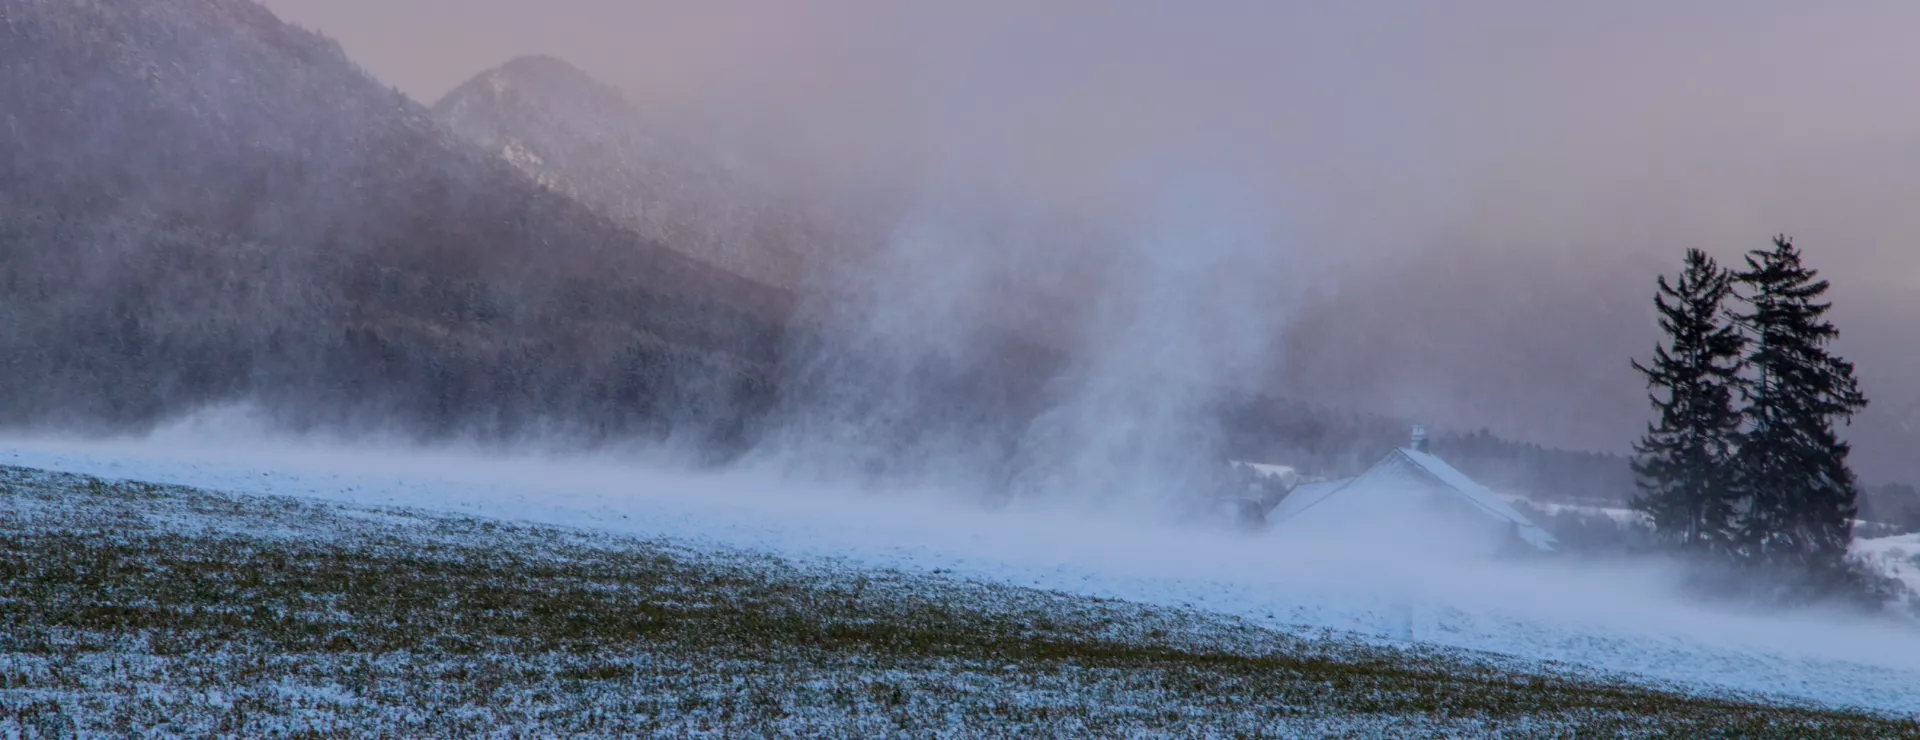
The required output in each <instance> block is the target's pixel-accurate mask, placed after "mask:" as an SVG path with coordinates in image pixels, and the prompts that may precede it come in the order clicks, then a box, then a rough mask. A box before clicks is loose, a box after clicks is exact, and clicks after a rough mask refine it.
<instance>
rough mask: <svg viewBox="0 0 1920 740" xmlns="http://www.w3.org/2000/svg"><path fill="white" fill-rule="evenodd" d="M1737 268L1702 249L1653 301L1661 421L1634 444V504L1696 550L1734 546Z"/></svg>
mask: <svg viewBox="0 0 1920 740" xmlns="http://www.w3.org/2000/svg"><path fill="white" fill-rule="evenodd" d="M1732 293H1733V275H1732V273H1731V272H1730V271H1728V270H1725V269H1723V268H1721V267H1720V265H1719V264H1717V263H1715V262H1714V260H1713V258H1711V257H1708V256H1707V255H1706V253H1704V252H1701V251H1700V250H1698V249H1690V250H1687V258H1686V268H1685V269H1684V270H1683V271H1682V272H1681V273H1680V275H1679V276H1678V277H1677V278H1676V279H1675V281H1674V282H1673V283H1671V284H1669V283H1668V282H1667V278H1666V276H1664V275H1662V276H1661V277H1660V279H1659V292H1658V293H1657V294H1655V296H1654V305H1655V307H1657V308H1658V309H1659V312H1660V328H1661V329H1662V330H1663V331H1665V332H1666V336H1667V339H1666V344H1665V345H1664V346H1661V347H1658V348H1656V349H1655V350H1654V356H1653V362H1652V364H1651V366H1643V365H1641V364H1640V363H1639V362H1638V361H1635V362H1634V363H1633V368H1634V369H1635V370H1637V371H1639V372H1640V374H1641V375H1644V376H1646V379H1647V386H1648V388H1649V389H1651V392H1649V393H1648V397H1649V398H1650V399H1651V401H1652V403H1653V407H1654V410H1655V411H1656V412H1657V413H1658V418H1657V419H1656V420H1655V421H1653V422H1651V423H1649V424H1648V425H1647V433H1646V436H1644V437H1642V438H1641V439H1640V441H1639V442H1638V443H1636V444H1635V445H1634V453H1635V455H1634V460H1633V470H1634V473H1635V474H1636V475H1637V476H1638V478H1639V485H1640V490H1641V494H1640V495H1639V496H1636V497H1634V500H1633V507H1634V508H1635V509H1637V510H1639V511H1641V512H1644V513H1646V514H1647V516H1648V517H1649V518H1651V519H1652V520H1653V525H1654V529H1655V532H1656V533H1657V534H1658V535H1659V536H1660V537H1661V538H1662V539H1663V540H1665V541H1667V542H1668V543H1669V544H1671V545H1674V546H1676V547H1678V548H1680V549H1684V550H1692V551H1696V552H1719V553H1725V552H1729V551H1730V550H1731V548H1732V546H1733V544H1734V532H1733V525H1734V491H1733V486H1732V480H1731V474H1732V470H1731V468H1730V462H1731V458H1732V456H1733V453H1734V443H1735V440H1736V438H1737V436H1738V434H1739V431H1740V422H1741V415H1740V412H1739V411H1738V410H1737V409H1735V408H1734V394H1735V389H1736V388H1737V387H1738V386H1739V384H1740V370H1741V353H1742V352H1743V351H1744V350H1745V348H1746V340H1745V338H1744V337H1743V336H1741V334H1740V332H1739V329H1738V327H1735V326H1733V325H1732V324H1731V323H1729V322H1728V321H1727V320H1726V318H1725V309H1724V306H1725V304H1726V301H1727V299H1728V298H1729V297H1730V296H1731V295H1732Z"/></svg>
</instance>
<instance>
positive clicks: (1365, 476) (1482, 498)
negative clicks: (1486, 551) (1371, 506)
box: [1269, 447, 1558, 550]
mask: <svg viewBox="0 0 1920 740" xmlns="http://www.w3.org/2000/svg"><path fill="white" fill-rule="evenodd" d="M1409 477H1411V478H1412V479H1413V480H1408V478H1409ZM1407 483H1426V484H1429V485H1431V486H1433V487H1436V488H1438V489H1440V490H1443V491H1446V492H1448V493H1451V494H1454V495H1456V496H1458V497H1459V498H1460V499H1462V500H1464V501H1465V502H1466V503H1468V504H1470V505H1471V508H1472V509H1474V510H1477V511H1479V512H1481V513H1482V514H1484V515H1486V516H1488V517H1490V518H1494V519H1498V520H1502V521H1506V522H1510V523H1512V524H1513V525H1514V527H1515V529H1516V531H1517V533H1518V534H1519V536H1520V539H1521V540H1522V541H1524V542H1526V543H1527V544H1529V545H1532V546H1534V547H1536V548H1539V549H1541V550H1553V549H1554V547H1555V546H1556V545H1557V544H1558V541H1557V540H1555V539H1554V537H1553V535H1551V534H1548V533H1547V531H1546V530H1544V529H1541V528H1540V526H1539V525H1536V524H1534V523H1533V521H1532V520H1530V519H1528V518H1527V517H1526V515H1525V514H1521V513H1520V512H1519V511H1517V510H1515V509H1514V508H1513V507H1512V506H1510V505H1508V504H1507V502H1506V501H1503V500H1501V499H1500V497H1499V496H1497V495H1495V494H1494V493H1493V492H1492V491H1490V490H1487V488H1486V487H1485V486H1482V485H1480V484H1479V483H1478V482H1475V481H1474V480H1473V479H1472V478H1469V477H1467V475H1466V474H1465V473H1462V472H1460V471H1459V470H1458V469H1455V468H1454V467H1453V466H1452V465H1449V464H1447V461H1445V460H1442V459H1440V458H1438V457H1435V456H1433V455H1431V454H1428V453H1425V452H1420V451H1418V450H1414V449H1410V448H1405V447H1403V448H1400V449H1397V450H1394V451H1393V452H1390V453H1388V454H1387V456H1386V457H1384V458H1381V459H1380V461H1379V462H1377V463H1374V465H1373V467H1371V468H1368V469H1367V471H1366V472H1365V473H1362V474H1360V475H1359V476H1356V477H1353V478H1347V479H1343V480H1331V481H1322V482H1317V483H1308V484H1304V485H1301V486H1299V487H1297V488H1295V489H1293V491H1291V492H1289V493H1288V494H1287V496H1286V498H1284V499H1281V500H1280V503H1279V505H1278V506H1276V507H1275V508H1274V511H1273V513H1272V514H1270V515H1269V520H1270V521H1273V522H1275V523H1280V522H1285V521H1286V520H1288V519H1292V518H1293V517H1296V516H1299V515H1300V514H1302V513H1305V512H1306V511H1308V510H1310V509H1313V508H1314V507H1316V506H1318V505H1320V504H1321V503H1323V502H1325V501H1327V500H1328V499H1331V498H1333V497H1334V496H1336V495H1339V494H1341V493H1342V492H1348V491H1352V490H1354V489H1362V490H1364V489H1369V488H1373V487H1375V486H1395V485H1403V484H1407Z"/></svg>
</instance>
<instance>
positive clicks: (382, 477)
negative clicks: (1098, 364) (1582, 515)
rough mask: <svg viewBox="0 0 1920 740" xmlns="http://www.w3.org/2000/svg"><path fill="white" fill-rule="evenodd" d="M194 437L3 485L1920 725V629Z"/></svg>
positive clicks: (25, 458) (1362, 550)
mask: <svg viewBox="0 0 1920 740" xmlns="http://www.w3.org/2000/svg"><path fill="white" fill-rule="evenodd" d="M195 436H196V435H172V436H170V437H162V438H157V439H153V440H145V441H124V442H75V441H46V440H32V441H27V440H12V441H7V442H5V443H0V464H5V465H14V466H21V467H31V468H41V469H48V470H58V471H70V472H76V473H83V474H87V475H93V476H98V477H101V478H108V479H127V480H138V481H146V482H154V483H163V484H177V485H185V486H193V487H199V488H206V489H212V490H220V491H230V492H235V493H246V494H271V495H281V496H291V497H298V498H306V499H316V500H323V501H329V502H342V503H351V504H360V505H375V506H404V507H413V508H420V509H425V510H430V511H440V512H450V513H458V514H467V515H478V516H485V517H495V518H501V519H508V520H516V521H525V522H531V523H540V524H548V525H558V526H565V527H575V528H583V529H588V530H599V531H605V532H609V533H615V534H621V535H633V536H638V537H644V538H657V539H665V540H668V541H673V542H677V543H682V544H684V545H686V546H688V547H691V548H695V549H700V548H707V549H715V550H721V549H725V550H747V551H754V552H765V553H769V554H774V555H778V556H780V557H783V558H788V559H792V560H794V561H796V562H802V563H810V564H814V565H825V566H829V567H833V568H841V569H850V570H861V569H872V570H891V571H898V572H901V573H907V574H915V575H940V576H943V577H950V578H957V579H964V580H971V581H977V582H983V583H992V584H1006V585H1013V586H1021V587H1030V588H1037V589H1042V590H1048V591H1057V592H1061V593H1064V594H1071V595H1077V596H1089V597H1099V598H1108V599H1118V600H1123V601H1127V602H1133V603H1138V604H1146V605H1158V606H1172V607H1184V608H1191V609H1196V610H1202V611H1205V612H1210V613H1215V614H1220V615H1225V616H1231V617H1240V618H1244V619H1246V620H1248V621H1249V622H1251V623H1253V624H1256V625H1259V626H1262V627H1268V628H1274V629H1279V630H1284V631H1288V632H1293V633H1296V634H1303V635H1313V634H1322V635H1324V634H1326V633H1328V632H1329V631H1333V632H1351V633H1354V634H1356V635H1360V636H1363V639H1366V640H1372V641H1375V642H1378V643H1381V644H1405V643H1409V642H1411V643H1417V644H1420V645H1431V646H1438V647H1444V648H1459V649H1465V650H1472V651H1484V652H1488V653H1494V654H1498V655H1502V656H1510V657H1512V658H1517V659H1520V660H1523V661H1531V662H1537V663H1539V664H1542V665H1545V666H1549V667H1552V668H1553V669H1555V670H1561V671H1564V670H1575V671H1580V672H1586V673H1590V674H1591V675H1594V676H1596V677H1608V678H1611V677H1622V676H1624V677H1630V678H1631V679H1632V680H1634V681H1637V682H1642V683H1646V684H1650V685H1655V686H1662V687H1667V688H1675V689H1678V690H1682V691H1686V692H1693V693H1705V694H1725V693H1735V694H1744V695H1763V696H1767V697H1773V698H1779V699H1786V700H1789V701H1794V702H1807V703H1814V704H1821V705H1830V706H1840V707H1861V708H1867V709H1871V710H1874V711H1876V712H1880V713H1886V714H1892V715H1897V716H1920V691H1916V690H1915V687H1916V686H1920V629H1916V628H1915V627H1914V626H1913V625H1911V624H1907V623H1897V622H1894V621H1882V620H1867V619H1860V618H1849V617H1842V616H1836V615H1829V614H1800V615H1790V616H1766V617H1762V616H1754V615H1749V614H1737V613H1731V612H1722V611H1717V610H1712V609H1707V608H1704V607H1692V606H1679V605H1676V604H1675V602H1674V600H1673V599H1671V598H1670V594H1671V590H1670V589H1671V586H1670V574H1664V573H1661V572H1659V571H1657V570H1651V569H1647V568H1626V567H1624V566H1613V567H1576V566H1569V565H1556V564H1529V565H1514V564H1504V565H1496V564H1486V563H1478V564H1474V563H1434V562H1428V561H1427V560H1426V559H1423V558H1420V557H1418V556H1417V555H1416V554H1413V553H1396V552H1394V543H1393V542H1384V541H1364V540H1362V541H1359V542H1357V546H1348V547H1339V546H1336V545H1335V544H1333V543H1330V542H1326V541H1318V542H1311V543H1309V542H1302V541H1299V538H1292V539H1286V538H1281V537H1278V536H1276V535H1274V534H1272V533H1268V534H1261V535H1242V534H1237V533H1233V534H1229V533H1225V532H1220V531H1199V530H1181V529H1176V528H1169V527H1163V526H1156V525H1149V524H1146V523H1143V522H1140V521H1136V520H1131V519H1128V518H1126V517H1123V516H1118V515H1099V516H1096V515H1092V514H1089V513H1086V512H1082V511H1045V510H1018V511H999V512H989V511H984V510H980V509H977V508H973V507H969V506H963V505H956V504H952V503H948V501H949V500H950V499H948V498H946V497H943V496H941V495H940V494H939V493H938V492H918V493H916V492H902V491H889V492H887V493H886V495H876V494H875V493H874V492H861V491H848V490H841V489H834V488H831V487H826V486H804V485H795V484H792V483H788V482H776V481H774V480H773V479H771V478H769V477H767V476H760V475H755V474H751V473H734V474H727V475H685V474H671V473H662V472H658V471H649V470H648V469H645V468H642V467H639V466H636V465H634V464H631V463H626V462H621V461H616V460H608V459H589V458H577V457H518V458H506V457H499V456H493V457H488V456H484V455H476V454H468V453H458V452H448V451H439V452H434V451H405V450H399V449H386V450H383V449H378V448H372V447H360V448H354V449H349V448H344V447H328V448H318V447H294V446H291V445H279V444H271V443H265V442H258V441H248V440H244V439H232V438H229V439H222V440H219V441H218V442H217V443H215V442H209V441H208V440H206V439H204V438H199V439H196V438H195ZM1344 541H1346V542H1347V543H1348V544H1350V545H1351V544H1355V543H1354V542H1353V541H1352V540H1351V539H1345V540H1344ZM1914 550H1916V551H1920V547H1916V548H1914Z"/></svg>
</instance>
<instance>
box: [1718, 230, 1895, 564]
mask: <svg viewBox="0 0 1920 740" xmlns="http://www.w3.org/2000/svg"><path fill="white" fill-rule="evenodd" d="M1818 276H1819V273H1817V272H1816V271H1814V270H1811V269H1808V268H1807V267H1806V266H1805V265H1803V264H1802V263H1801V256H1800V252H1799V250H1797V249H1795V248H1794V246H1793V242H1791V241H1790V240H1788V239H1787V238H1786V237H1785V236H1780V237H1775V238H1774V241H1773V247H1772V248H1771V249H1760V250H1755V251H1753V252H1751V253H1749V254H1748V256H1747V269H1746V270H1744V271H1742V272H1740V273H1738V274H1737V275H1736V276H1735V278H1736V279H1737V280H1738V281H1739V283H1740V284H1741V285H1742V286H1744V287H1745V291H1744V292H1746V293H1748V295H1747V299H1748V300H1749V301H1750V302H1751V304H1752V306H1751V311H1750V312H1748V313H1744V314H1741V315H1739V317H1738V318H1739V321H1740V322H1741V323H1742V324H1743V325H1744V326H1745V327H1746V328H1747V330H1748V331H1749V332H1750V333H1751V334H1752V347H1753V349H1752V352H1751V353H1750V354H1749V356H1748V358H1747V361H1748V364H1749V366H1750V367H1751V368H1752V370H1751V378H1750V379H1749V380H1750V382H1749V383H1748V385H1747V388H1748V393H1747V408H1746V431H1745V433H1744V434H1743V437H1742V439H1741V444H1740V452H1739V455H1738V458H1737V463H1738V465H1737V467H1738V470H1739V473H1740V477H1741V480H1740V482H1739V486H1740V488H1741V491H1742V493H1743V494H1744V495H1745V496H1746V511H1745V512H1744V514H1743V516H1742V518H1741V523H1740V524H1741V526H1740V529H1741V534H1742V547H1743V554H1744V555H1746V556H1748V557H1750V558H1752V559H1753V560H1755V561H1757V562H1759V563H1762V564H1766V565H1771V566H1785V567H1789V568H1793V569H1795V570H1798V571H1800V572H1802V573H1805V574H1808V575H1812V576H1815V577H1822V576H1831V575H1837V574H1838V573H1839V572H1840V570H1841V568H1843V566H1844V564H1845V560H1846V556H1847V548H1848V547H1849V545H1851V544H1852V540H1853V518H1854V515H1855V512H1856V509H1855V503H1854V502H1855V499H1856V498H1857V496H1858V489H1857V486H1856V483H1855V481H1854V476H1853V471H1851V470H1850V469H1848V467H1847V455H1848V453H1849V451H1850V447H1849V445H1848V444H1847V443H1846V442H1845V441H1842V440H1841V439H1840V438H1839V435H1838V433H1836V432H1835V429H1834V425H1835V423H1836V422H1839V421H1851V420H1852V418H1853V415H1854V414H1855V413H1856V412H1858V411H1859V410H1860V409H1862V408H1865V407H1866V405H1867V399H1866V397H1865V396H1864V395H1862V394H1861V393H1860V389H1859V384H1858V383H1857V382H1856V381H1855V379H1854V375H1853V365H1852V364H1851V363H1849V362H1847V361H1845V360H1842V359H1840V358H1839V357H1836V356H1834V355H1833V354H1832V353H1831V352H1829V351H1828V350H1827V345H1828V344H1829V343H1830V342H1832V341H1833V339H1834V338H1835V337H1838V336H1839V334H1840V332H1839V330H1838V329H1836V328H1834V326H1833V324H1832V323H1831V322H1829V321H1827V319H1826V313H1827V310H1828V309H1829V308H1830V307H1831V305H1832V304H1829V303H1822V302H1820V298H1821V296H1823V295H1825V294H1826V292H1827V288H1828V283H1827V281H1825V280H1820V279H1818Z"/></svg>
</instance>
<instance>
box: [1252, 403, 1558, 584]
mask: <svg viewBox="0 0 1920 740" xmlns="http://www.w3.org/2000/svg"><path fill="white" fill-rule="evenodd" d="M1265 519H1266V521H1267V522H1268V523H1269V524H1270V525H1271V526H1272V527H1273V528H1274V529H1275V530H1277V531H1282V532H1285V533H1286V534H1287V536H1289V537H1296V536H1297V537H1313V536H1326V537H1331V538H1340V539H1345V540H1352V539H1354V538H1356V537H1369V538H1388V539H1391V540H1392V541H1393V542H1394V543H1396V544H1398V545H1403V546H1412V547H1415V548H1417V549H1425V550H1450V551H1455V552H1459V553H1463V554H1489V555H1491V554H1498V553H1502V552H1509V551H1514V550H1519V551H1536V552H1552V551H1553V550H1554V549H1555V548H1556V547H1557V545H1558V542H1556V541H1555V540H1554V537H1553V535H1551V534H1549V533H1547V531H1546V530H1544V529H1541V528H1540V527H1539V525H1536V524H1534V523H1533V522H1532V521H1531V520H1529V519H1527V517H1526V515H1524V514H1521V513H1520V512H1519V511H1516V510H1515V509H1514V508H1513V507H1512V506H1509V505H1508V504H1507V502H1506V501H1504V500H1502V499H1501V498H1500V497H1499V496H1496V495H1494V493H1493V492H1492V491H1489V490H1487V488H1486V487H1485V486H1482V485H1480V484H1479V483H1476V482H1474V480H1473V479H1472V478H1469V477H1467V475H1466V474H1464V473H1461V472H1460V471H1459V470H1456V469H1455V468H1454V467H1453V466H1452V465H1449V464H1447V462H1446V461H1445V460H1442V459H1440V458H1439V457H1437V456H1435V455H1433V454H1432V453H1431V452H1430V451H1429V450H1428V449H1427V440H1426V433H1425V430H1423V429H1419V428H1415V430H1414V436H1413V443H1412V444H1411V445H1409V446H1407V447H1402V448H1399V449H1396V450H1394V451H1392V452H1389V453H1387V455H1386V457H1383V458H1381V459H1380V461H1379V462H1376V463H1374V464H1373V466H1372V467H1370V468H1367V470H1366V472H1364V473H1361V474H1360V475H1357V476H1354V477H1352V478H1346V479H1342V480H1330V481H1319V482H1312V483H1303V484H1301V485H1299V486H1296V487H1294V488H1293V490H1291V491H1289V492H1288V493H1287V495H1286V496H1285V497H1284V498H1282V499H1280V501H1279V503H1278V504H1277V505H1275V506H1274V507H1273V509H1272V510H1271V511H1269V512H1268V513H1267V515H1266V517H1265Z"/></svg>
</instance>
